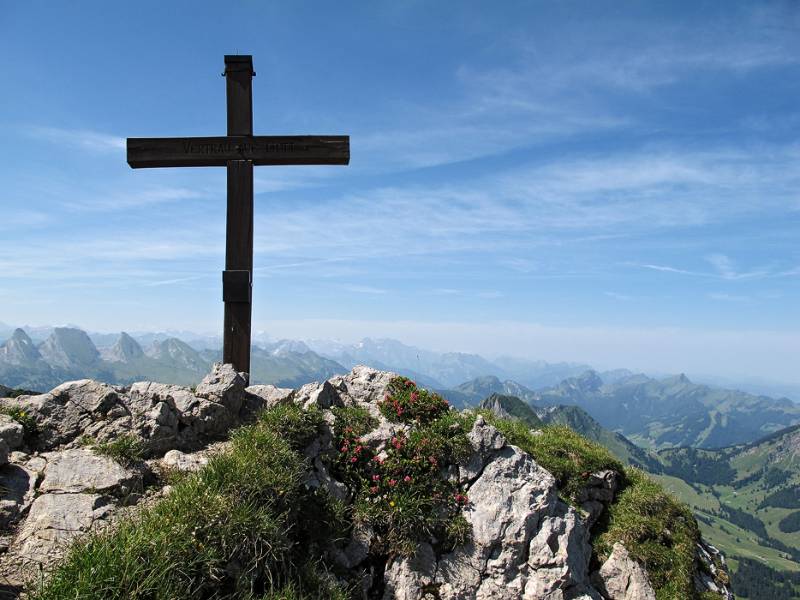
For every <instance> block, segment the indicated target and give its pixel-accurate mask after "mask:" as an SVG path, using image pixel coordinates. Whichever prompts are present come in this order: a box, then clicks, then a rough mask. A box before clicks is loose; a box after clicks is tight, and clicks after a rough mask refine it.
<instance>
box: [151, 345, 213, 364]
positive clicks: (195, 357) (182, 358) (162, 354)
mask: <svg viewBox="0 0 800 600" xmlns="http://www.w3.org/2000/svg"><path fill="white" fill-rule="evenodd" d="M146 354H147V356H149V357H151V358H155V359H158V360H164V361H167V362H169V363H172V364H176V365H179V366H182V367H186V368H187V369H194V370H203V371H204V370H206V369H208V364H207V363H206V361H204V360H203V358H202V357H201V356H200V354H199V353H198V352H197V350H195V349H194V348H192V347H191V346H190V345H189V344H187V343H186V342H182V341H181V340H179V339H178V338H167V339H165V340H162V341H160V342H158V341H156V342H153V345H152V346H150V347H149V348H148V349H147V352H146Z"/></svg>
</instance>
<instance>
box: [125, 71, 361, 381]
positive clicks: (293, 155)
mask: <svg viewBox="0 0 800 600" xmlns="http://www.w3.org/2000/svg"><path fill="white" fill-rule="evenodd" d="M224 75H225V84H226V98H227V117H228V119H227V120H228V135H227V136H224V137H190V138H128V164H129V165H130V166H131V167H132V168H134V169H139V168H148V167H214V166H220V167H221V166H224V167H226V168H227V171H228V210H227V222H226V233H225V270H224V271H223V273H222V299H223V301H224V303H225V317H224V329H223V348H222V357H223V361H224V362H226V363H231V364H233V366H234V367H235V368H236V370H237V371H244V372H246V373H248V374H249V373H250V335H251V316H252V284H253V166H254V165H256V166H262V165H346V164H349V162H350V138H349V136H344V135H341V136H314V135H292V136H254V135H253V76H254V75H255V71H253V58H252V56H249V55H228V56H225V73H224Z"/></svg>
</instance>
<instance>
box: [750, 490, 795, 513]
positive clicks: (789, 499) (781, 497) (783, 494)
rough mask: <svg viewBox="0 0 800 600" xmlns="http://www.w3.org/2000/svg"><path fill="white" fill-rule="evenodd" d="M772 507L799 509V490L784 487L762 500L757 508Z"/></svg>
mask: <svg viewBox="0 0 800 600" xmlns="http://www.w3.org/2000/svg"><path fill="white" fill-rule="evenodd" d="M768 506H774V507H776V508H800V488H798V487H796V486H790V487H786V488H783V489H780V490H777V491H775V492H773V493H771V494H770V495H769V496H767V497H766V498H764V500H762V501H761V503H760V504H759V505H758V508H766V507H768Z"/></svg>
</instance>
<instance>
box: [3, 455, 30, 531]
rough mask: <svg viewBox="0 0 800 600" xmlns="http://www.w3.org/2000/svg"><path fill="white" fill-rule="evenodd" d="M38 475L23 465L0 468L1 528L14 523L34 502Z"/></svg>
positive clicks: (6, 527)
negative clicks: (0, 489)
mask: <svg viewBox="0 0 800 600" xmlns="http://www.w3.org/2000/svg"><path fill="white" fill-rule="evenodd" d="M36 479H37V475H36V473H35V472H33V471H31V470H29V469H26V468H25V467H23V466H20V465H16V464H9V465H6V466H4V467H2V468H0V488H2V490H3V493H2V495H0V529H8V528H10V527H11V526H12V525H14V524H15V523H16V522H17V521H18V520H19V519H20V517H21V516H22V514H23V513H24V512H25V511H26V510H27V509H28V507H29V506H30V504H31V502H33V495H34V492H35V489H36Z"/></svg>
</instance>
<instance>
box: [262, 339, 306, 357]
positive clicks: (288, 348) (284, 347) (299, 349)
mask: <svg viewBox="0 0 800 600" xmlns="http://www.w3.org/2000/svg"><path fill="white" fill-rule="evenodd" d="M267 350H269V352H270V354H272V355H273V356H286V355H287V354H291V353H298V354H305V353H306V352H310V350H311V349H310V348H309V347H308V346H307V345H306V344H305V342H301V341H299V340H278V341H277V342H275V344H272V345H269V346H267Z"/></svg>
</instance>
